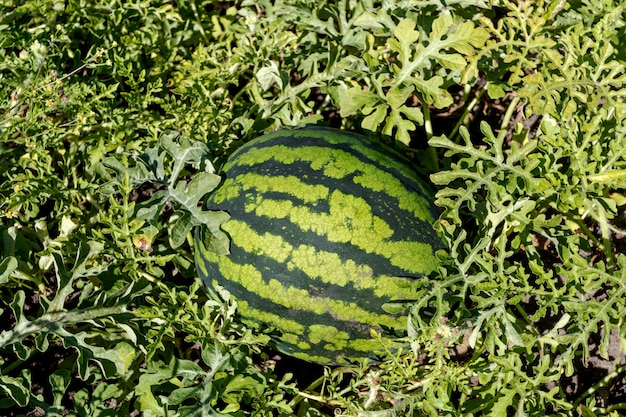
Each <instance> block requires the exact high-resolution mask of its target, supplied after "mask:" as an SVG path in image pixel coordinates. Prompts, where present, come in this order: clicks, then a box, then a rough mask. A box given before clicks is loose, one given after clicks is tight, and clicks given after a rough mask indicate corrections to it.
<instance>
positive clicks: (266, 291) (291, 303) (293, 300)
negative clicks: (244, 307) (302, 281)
mask: <svg viewBox="0 0 626 417" xmlns="http://www.w3.org/2000/svg"><path fill="white" fill-rule="evenodd" d="M218 266H219V269H220V273H221V274H222V276H223V277H224V279H226V280H228V281H231V282H234V283H236V284H239V285H241V286H243V287H244V288H246V289H247V290H248V291H249V292H251V293H253V294H255V295H256V296H257V297H260V298H264V299H266V300H268V301H271V302H273V303H275V304H278V305H281V306H284V307H287V308H290V309H294V310H300V311H307V312H310V313H313V314H317V315H321V314H329V315H330V316H331V317H333V318H334V319H336V320H341V321H352V320H353V321H356V322H358V323H367V324H370V325H372V326H375V327H380V326H387V327H391V328H401V326H402V323H403V320H399V319H396V318H394V317H391V316H388V315H386V314H375V313H372V312H370V311H367V310H364V309H363V308H361V307H360V306H359V305H358V304H356V303H349V302H343V301H340V300H333V299H331V298H327V297H313V296H311V295H310V294H309V293H308V291H306V290H304V289H300V288H296V287H285V286H284V285H283V284H281V283H280V281H278V280H277V279H273V278H272V279H270V280H269V282H265V281H264V279H263V276H262V274H261V272H259V270H257V269H256V268H255V267H254V266H253V265H248V264H246V265H239V264H236V263H234V262H233V261H232V259H231V258H230V257H229V256H222V257H221V258H220V259H219V264H218Z"/></svg>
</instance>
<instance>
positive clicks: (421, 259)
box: [224, 190, 438, 274]
mask: <svg viewBox="0 0 626 417" xmlns="http://www.w3.org/2000/svg"><path fill="white" fill-rule="evenodd" d="M329 205H330V211H329V213H316V212H313V211H311V210H310V209H309V208H307V207H304V206H294V205H293V204H292V203H291V202H290V201H288V200H282V201H276V200H272V199H268V198H264V197H263V196H262V195H257V196H256V198H255V199H254V201H252V202H250V203H249V204H246V206H245V210H246V211H254V213H255V214H256V215H257V216H264V217H268V218H276V219H282V218H287V219H289V220H290V221H291V222H292V223H293V224H295V225H297V226H298V228H300V229H301V230H302V231H305V232H306V231H312V232H314V233H315V234H317V235H318V236H324V237H325V238H326V239H328V240H329V241H330V242H337V243H350V244H352V245H354V246H356V247H357V248H359V249H361V250H363V251H365V252H366V253H374V254H378V255H381V256H383V257H385V258H387V259H388V260H389V262H390V263H391V264H392V265H394V266H396V267H398V268H401V269H403V270H405V271H409V272H412V273H414V274H428V273H430V272H432V271H434V270H435V269H436V268H437V265H438V261H437V258H436V257H435V255H434V253H433V250H432V247H431V246H430V245H429V244H428V243H424V242H414V241H392V240H389V238H390V237H391V236H392V235H393V230H392V229H391V228H390V227H389V226H388V225H387V223H385V221H383V220H382V219H381V218H380V217H378V216H375V215H374V214H373V213H372V210H371V207H370V206H369V204H368V203H367V202H366V201H365V200H364V199H363V198H361V197H357V196H353V195H348V194H344V193H342V192H341V191H339V190H335V191H333V192H332V193H331V195H330V198H329ZM231 222H232V220H231V221H229V222H226V223H225V226H224V229H225V230H226V231H229V230H228V228H229V227H231V226H229V224H230V223H231ZM231 236H234V235H231ZM241 236H244V235H241ZM238 243H239V242H238ZM285 259H286V257H285Z"/></svg>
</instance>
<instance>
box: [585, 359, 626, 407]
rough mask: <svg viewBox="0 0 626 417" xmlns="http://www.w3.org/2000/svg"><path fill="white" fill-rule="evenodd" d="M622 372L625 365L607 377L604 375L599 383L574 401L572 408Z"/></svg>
mask: <svg viewBox="0 0 626 417" xmlns="http://www.w3.org/2000/svg"><path fill="white" fill-rule="evenodd" d="M623 372H626V365H622V366H620V367H618V368H617V369H615V370H613V371H612V372H609V374H608V375H606V376H605V377H604V378H602V379H601V380H600V381H598V382H596V383H595V384H594V385H592V386H591V387H590V388H589V389H588V390H587V391H585V392H584V393H583V394H582V395H581V396H580V397H578V398H577V399H576V400H575V401H574V404H573V405H574V408H576V407H577V406H578V405H580V403H581V402H582V401H583V400H584V399H585V398H587V397H589V396H591V395H593V394H594V393H595V392H596V391H598V389H600V388H602V387H604V386H606V385H607V384H608V383H609V382H611V380H613V379H614V378H615V377H617V376H618V375H619V374H621V373H623ZM617 405H621V406H624V404H616V406H617Z"/></svg>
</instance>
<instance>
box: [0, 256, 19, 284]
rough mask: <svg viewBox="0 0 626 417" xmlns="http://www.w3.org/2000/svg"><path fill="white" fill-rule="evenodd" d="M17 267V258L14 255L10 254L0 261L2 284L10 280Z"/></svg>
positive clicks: (0, 280)
mask: <svg viewBox="0 0 626 417" xmlns="http://www.w3.org/2000/svg"><path fill="white" fill-rule="evenodd" d="M17 267H18V263H17V259H16V258H15V257H13V256H8V257H6V258H4V259H3V260H2V261H0V285H2V284H6V283H7V282H9V277H10V276H11V273H13V271H15V270H16V269H17Z"/></svg>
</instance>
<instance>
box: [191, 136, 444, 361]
mask: <svg viewBox="0 0 626 417" xmlns="http://www.w3.org/2000/svg"><path fill="white" fill-rule="evenodd" d="M223 171H224V176H225V180H224V181H223V183H222V184H221V185H220V187H219V188H218V189H217V190H216V191H215V192H214V193H213V194H212V195H211V197H210V198H209V201H208V208H209V209H212V210H224V211H227V212H228V213H230V215H231V218H230V220H229V221H227V222H226V223H225V224H223V226H222V229H223V230H224V231H225V232H226V233H227V234H228V235H229V237H230V239H231V246H230V251H231V253H230V254H229V255H225V256H217V255H216V254H215V253H213V252H212V251H210V250H208V249H207V247H208V246H209V245H208V242H203V239H202V238H201V236H202V234H201V233H198V232H197V234H196V245H197V250H196V266H197V269H198V273H199V275H200V277H201V278H202V280H203V282H204V284H205V285H206V286H208V287H212V286H215V285H221V286H223V287H225V288H226V289H228V290H229V291H230V292H231V294H232V295H233V296H234V297H235V298H236V299H237V300H238V303H239V312H240V314H241V315H242V317H243V318H244V319H247V320H248V321H249V322H250V321H251V322H254V323H261V324H263V325H267V326H271V327H274V328H275V329H276V330H277V331H278V332H279V334H280V336H279V337H278V338H277V341H276V342H277V347H278V349H279V350H281V351H283V352H284V353H287V354H290V355H293V356H295V357H299V358H301V359H304V360H307V361H311V362H317V363H323V364H337V363H342V362H344V358H363V357H370V358H374V354H373V352H374V351H375V350H379V349H380V348H381V346H380V344H379V342H377V341H375V340H373V339H372V337H371V330H375V331H377V332H381V331H383V329H384V330H385V331H387V332H389V331H392V332H396V333H401V332H402V330H404V329H406V317H403V316H402V315H400V314H393V312H392V311H391V309H390V308H389V306H392V305H394V304H393V303H394V302H395V303H396V305H397V303H398V302H400V301H407V300H410V298H411V295H412V294H413V297H415V295H414V294H415V292H414V291H411V289H410V287H411V283H412V282H415V280H414V278H415V277H421V276H423V275H425V274H428V273H430V272H432V271H433V270H434V269H435V268H436V267H437V259H436V258H435V254H434V253H435V250H437V249H439V248H441V241H440V240H439V238H438V236H437V235H436V233H435V231H434V229H433V227H432V224H433V222H434V219H435V217H436V210H435V207H434V206H433V204H432V201H433V198H432V195H431V193H430V191H429V190H428V188H427V186H426V185H425V184H424V182H423V181H422V180H421V179H420V178H419V176H418V175H417V174H416V173H415V171H413V169H412V168H411V167H410V164H409V163H408V161H407V160H405V159H404V158H403V157H402V156H400V155H399V154H397V153H396V152H394V151H392V150H391V149H388V148H386V147H383V146H381V145H379V144H376V143H374V142H372V141H370V140H368V139H366V138H364V137H361V136H357V135H354V134H350V133H346V132H342V131H338V130H334V129H327V128H318V127H314V128H305V129H300V130H283V131H277V132H274V133H271V134H267V135H264V136H261V137H260V138H257V139H255V140H253V141H251V142H249V143H247V144H245V145H244V146H242V147H241V148H240V149H238V150H237V151H236V152H235V153H234V154H233V155H232V156H231V158H230V159H229V161H228V162H227V164H226V165H225V167H224V170H223Z"/></svg>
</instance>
